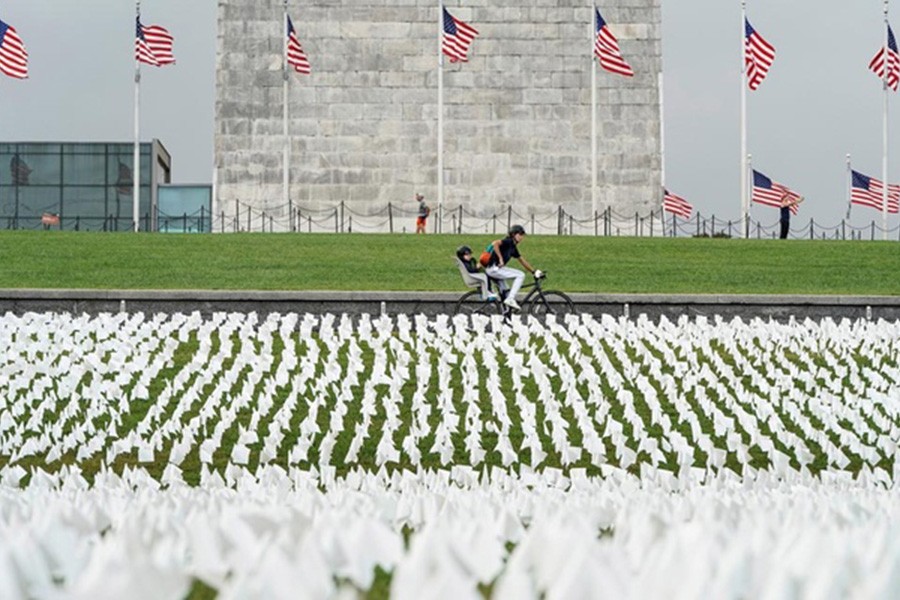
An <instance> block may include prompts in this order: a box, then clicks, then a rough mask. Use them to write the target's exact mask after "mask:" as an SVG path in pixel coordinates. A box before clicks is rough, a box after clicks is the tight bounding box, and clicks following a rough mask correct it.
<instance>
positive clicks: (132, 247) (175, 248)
mask: <svg viewBox="0 0 900 600" xmlns="http://www.w3.org/2000/svg"><path fill="white" fill-rule="evenodd" d="M496 237H499V236H496ZM494 238H495V236H493V235H491V234H465V235H427V236H414V235H401V234H394V235H373V234H252V233H251V234H225V235H189V234H188V235H184V234H137V235H136V234H131V233H87V232H56V231H3V232H0V265H2V266H0V288H88V289H213V290H241V289H257V290H397V291H403V290H426V291H457V290H460V289H462V285H461V282H460V279H459V274H458V273H457V271H456V268H455V267H454V264H453V254H454V251H455V249H456V247H457V246H459V245H460V244H467V245H470V246H472V247H473V248H475V249H476V251H478V250H480V249H481V248H483V247H484V246H485V245H486V244H488V243H489V242H490V241H492V239H494ZM521 251H522V253H523V255H524V256H525V257H527V258H528V260H529V261H530V262H531V263H532V264H533V265H535V266H536V267H538V268H541V269H544V270H546V271H548V272H549V273H550V281H551V285H552V287H554V288H559V289H562V290H565V291H569V292H600V293H604V292H605V293H698V294H826V295H827V294H853V295H900V278H898V272H900V245H898V243H897V242H880V241H852V242H851V241H818V240H817V241H812V240H733V239H716V238H713V239H708V238H703V239H694V238H686V239H668V238H606V237H558V236H527V237H526V238H525V241H524V242H523V243H522V247H521Z"/></svg>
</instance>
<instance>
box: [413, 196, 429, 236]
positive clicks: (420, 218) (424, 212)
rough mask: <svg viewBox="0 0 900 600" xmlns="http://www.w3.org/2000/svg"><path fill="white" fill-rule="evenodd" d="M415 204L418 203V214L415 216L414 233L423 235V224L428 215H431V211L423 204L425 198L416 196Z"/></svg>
mask: <svg viewBox="0 0 900 600" xmlns="http://www.w3.org/2000/svg"><path fill="white" fill-rule="evenodd" d="M416 202H418V203H419V212H418V214H417V216H416V233H425V224H426V221H427V220H428V215H430V214H431V209H430V208H428V205H427V204H425V196H423V195H422V194H418V193H417V194H416Z"/></svg>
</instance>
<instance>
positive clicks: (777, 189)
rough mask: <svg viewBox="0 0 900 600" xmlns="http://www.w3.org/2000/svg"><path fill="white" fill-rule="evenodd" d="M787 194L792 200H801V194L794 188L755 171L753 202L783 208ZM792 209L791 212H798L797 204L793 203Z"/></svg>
mask: <svg viewBox="0 0 900 600" xmlns="http://www.w3.org/2000/svg"><path fill="white" fill-rule="evenodd" d="M785 195H787V197H788V198H789V199H791V200H798V201H799V200H800V194H798V193H797V192H795V191H794V190H792V189H790V188H789V187H787V186H784V185H781V184H780V183H776V182H774V181H772V180H771V179H769V178H768V177H766V176H765V175H763V174H762V173H760V172H759V171H753V194H752V195H751V197H750V199H751V200H752V201H753V202H756V203H757V204H764V205H766V206H774V207H776V208H781V199H782V198H783V197H784V196H785ZM790 209H791V214H794V215H796V214H797V211H798V208H797V205H796V204H792V205H791V207H790Z"/></svg>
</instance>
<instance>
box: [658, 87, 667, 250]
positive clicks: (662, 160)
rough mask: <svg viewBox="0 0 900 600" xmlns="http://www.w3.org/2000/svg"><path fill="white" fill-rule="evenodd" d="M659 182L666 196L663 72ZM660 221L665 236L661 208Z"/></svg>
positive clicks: (664, 218) (664, 222)
mask: <svg viewBox="0 0 900 600" xmlns="http://www.w3.org/2000/svg"><path fill="white" fill-rule="evenodd" d="M658 78H659V162H660V166H659V183H660V187H661V188H662V189H661V190H660V191H661V192H662V194H663V196H665V193H666V192H665V189H666V126H665V115H666V113H665V110H664V108H663V74H662V71H660V72H659V75H658ZM659 214H660V217H661V218H660V221H662V227H663V237H665V235H666V215H665V212H664V211H662V210H660V211H659Z"/></svg>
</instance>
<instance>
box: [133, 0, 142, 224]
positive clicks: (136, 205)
mask: <svg viewBox="0 0 900 600" xmlns="http://www.w3.org/2000/svg"><path fill="white" fill-rule="evenodd" d="M134 6H135V24H137V22H138V21H140V18H141V0H135V4H134ZM140 122H141V63H140V62H139V61H138V59H137V52H135V55H134V166H133V169H134V177H133V178H132V179H133V181H132V188H131V202H132V207H131V219H132V227H133V230H134V231H140V199H141V150H140V139H141V128H140Z"/></svg>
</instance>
